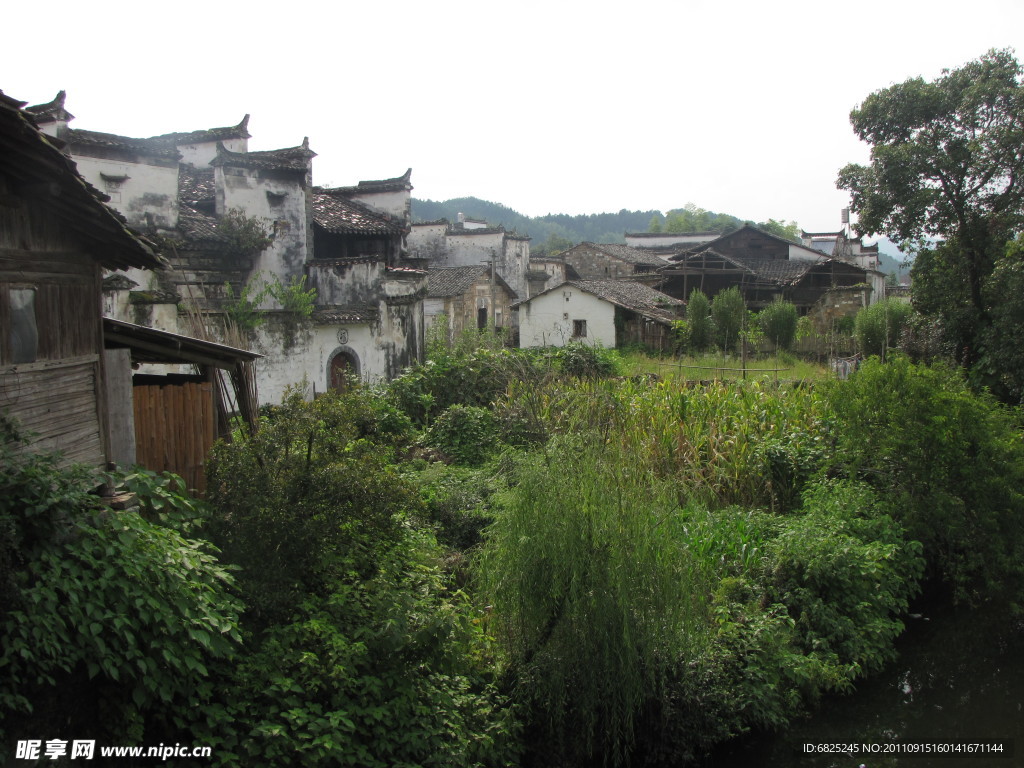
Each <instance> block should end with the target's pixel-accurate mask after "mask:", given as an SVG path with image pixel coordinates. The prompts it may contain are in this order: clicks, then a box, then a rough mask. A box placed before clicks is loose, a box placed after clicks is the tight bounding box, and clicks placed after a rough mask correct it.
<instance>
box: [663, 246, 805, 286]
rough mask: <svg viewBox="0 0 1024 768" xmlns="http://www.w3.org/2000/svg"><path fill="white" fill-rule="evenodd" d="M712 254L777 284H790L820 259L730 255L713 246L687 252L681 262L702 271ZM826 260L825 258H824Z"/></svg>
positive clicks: (756, 276)
mask: <svg viewBox="0 0 1024 768" xmlns="http://www.w3.org/2000/svg"><path fill="white" fill-rule="evenodd" d="M706 256H711V257H713V258H715V259H721V260H722V261H725V262H727V263H729V264H732V265H733V266H734V267H736V268H737V269H738V270H742V271H745V272H747V273H748V274H750V275H752V276H754V277H755V278H757V279H758V280H762V281H764V282H768V283H772V284H775V285H790V284H792V283H795V282H797V281H798V280H799V279H800V278H801V277H803V276H804V275H805V274H806V273H807V270H809V269H810V268H811V267H813V266H814V265H815V264H820V263H821V262H820V261H802V260H797V259H766V258H758V257H754V258H751V257H747V256H730V255H728V254H724V253H719V252H718V251H716V250H714V249H712V248H706V249H704V250H702V251H700V252H699V253H693V254H685V255H684V256H683V257H681V262H677V263H681V264H683V265H685V266H686V267H689V268H690V269H691V270H693V271H694V272H699V271H701V265H702V264H703V263H704V258H705V257H706ZM823 260H824V259H823Z"/></svg>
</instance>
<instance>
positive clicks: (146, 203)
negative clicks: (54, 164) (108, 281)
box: [72, 147, 178, 231]
mask: <svg viewBox="0 0 1024 768" xmlns="http://www.w3.org/2000/svg"><path fill="white" fill-rule="evenodd" d="M72 156H73V157H74V160H75V163H76V164H77V165H78V172H79V173H80V174H82V176H83V177H84V178H85V180H86V181H88V182H89V183H90V184H92V185H93V186H94V187H96V189H98V190H100V192H103V193H105V194H107V195H109V196H110V202H109V203H108V205H110V207H112V208H114V209H116V210H117V211H119V212H120V213H121V214H122V215H123V216H124V217H125V218H126V219H128V223H129V224H130V225H131V226H133V227H135V228H137V229H140V230H144V231H145V230H148V229H150V228H156V229H174V228H175V227H177V226H178V163H177V161H166V162H163V161H161V162H156V161H154V162H152V163H148V162H133V161H131V160H127V159H118V158H116V157H91V156H87V155H80V154H78V153H76V152H74V148H73V147H72ZM101 174H106V175H107V176H127V177H128V178H127V179H126V180H125V181H123V182H116V181H109V180H106V179H104V178H103V176H102V175H101Z"/></svg>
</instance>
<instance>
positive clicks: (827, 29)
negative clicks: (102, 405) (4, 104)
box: [0, 0, 1024, 231]
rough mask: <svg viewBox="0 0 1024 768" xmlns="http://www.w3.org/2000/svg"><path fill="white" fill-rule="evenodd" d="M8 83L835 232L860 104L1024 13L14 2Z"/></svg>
mask: <svg viewBox="0 0 1024 768" xmlns="http://www.w3.org/2000/svg"><path fill="white" fill-rule="evenodd" d="M4 27H5V35H4V42H3V44H2V45H0V89H2V90H3V91H4V92H5V93H7V94H8V95H10V96H13V97H15V98H18V99H21V100H23V101H28V102H30V103H33V104H34V103H39V102H44V101H49V100H50V99H52V98H53V96H54V94H56V92H57V91H58V90H60V89H65V90H67V92H68V99H67V108H68V109H69V111H70V112H72V114H74V115H76V117H77V119H76V120H75V122H74V123H73V126H74V127H76V128H84V129H90V130H96V131H107V132H111V133H118V134H122V135H126V136H138V137H143V136H152V135H156V134H161V133H168V132H171V131H188V130H194V129H197V128H210V127H215V126H226V125H234V124H236V123H237V122H238V121H239V120H241V118H242V116H243V115H244V114H246V113H251V115H252V117H251V120H250V123H249V130H250V133H252V136H253V138H252V139H251V140H250V143H249V148H250V149H253V150H256V149H275V148H278V147H286V146H294V145H296V144H298V143H300V142H301V141H302V138H303V136H309V139H310V145H311V147H312V148H313V150H315V151H316V152H317V153H318V157H317V158H316V159H315V160H314V181H315V182H316V183H317V184H323V185H347V184H353V183H355V182H356V181H358V180H360V179H380V178H390V177H394V176H399V175H401V174H402V173H404V172H405V169H406V168H408V167H412V169H413V176H412V181H413V184H414V185H415V188H416V189H415V191H414V192H413V194H414V195H415V196H416V197H420V198H429V199H434V200H444V199H448V198H452V197H461V196H467V195H473V196H476V197H480V198H484V199H487V200H492V201H494V202H499V203H504V204H505V205H508V206H510V207H512V208H514V209H516V210H518V211H520V212H521V213H524V214H527V215H533V216H536V215H542V214H545V213H573V214H575V213H600V212H604V211H618V210H619V209H621V208H628V209H630V210H635V209H640V210H647V209H657V210H662V211H664V210H668V209H670V208H677V207H681V206H683V205H684V204H686V203H688V202H692V203H695V204H696V205H698V206H700V207H702V208H707V209H709V210H713V211H716V212H724V213H730V214H733V215H735V216H739V217H741V218H746V219H753V220H756V221H762V220H765V219H768V218H775V219H785V220H796V221H797V222H798V223H799V224H800V225H801V226H802V227H804V228H805V229H807V230H810V231H821V230H830V229H832V230H834V229H837V228H838V226H839V209H840V208H842V207H844V206H845V205H847V204H848V201H847V198H846V195H845V194H844V193H841V192H839V191H838V190H836V188H835V178H836V174H837V172H838V170H839V168H840V167H842V166H843V165H845V164H846V163H848V162H865V161H866V160H867V156H868V155H867V148H866V146H864V145H862V144H861V143H860V142H859V141H857V139H856V138H855V137H854V135H853V132H852V131H851V130H850V125H849V112H850V109H851V108H852V107H854V106H855V105H857V104H858V103H859V102H860V101H862V100H863V99H864V97H865V96H867V95H868V94H869V93H871V92H872V91H874V90H877V89H879V88H883V87H885V86H888V85H890V84H892V83H895V82H901V81H903V80H905V79H907V78H909V77H914V76H918V75H923V76H925V77H927V78H933V77H935V76H937V75H938V74H939V73H940V70H941V69H942V68H943V67H957V66H959V65H961V64H963V63H964V62H966V61H969V60H971V59H974V58H977V57H978V56H980V55H981V54H982V53H984V52H985V51H987V50H988V49H990V48H1004V47H1012V48H1014V49H1015V50H1016V52H1017V56H1018V58H1020V57H1024V0H972V1H971V2H965V1H964V0H957V1H956V2H951V1H950V0H926V1H924V2H920V1H918V0H859V1H858V2H848V3H835V2H829V1H828V0H809V1H807V2H804V1H803V0H778V1H777V2H762V1H761V0H717V1H714V0H711V1H705V0H679V1H677V2H669V1H667V0H631V1H630V2H622V1H621V0H620V2H613V3H612V2H602V0H588V1H587V2H576V1H575V0H567V1H564V2H560V1H559V0H546V2H534V0H515V1H514V2H513V0H508V1H507V2H503V3H493V2H487V1H486V0H476V1H475V2H455V1H452V2H448V1H446V0H439V1H437V2H425V1H423V0H392V1H391V2H383V1H381V0H378V1H377V2H369V1H367V2H351V0H336V1H335V2H333V3H329V2H324V3H313V2H307V0H289V1H287V2H279V3H266V2H263V1H262V0H261V1H257V2H248V3H238V2H233V3H226V2H221V0H206V2H192V1H191V0H186V1H184V2H175V3H166V4H165V3H159V2H148V1H146V0H131V1H130V2H124V1H123V0H116V2H97V3H88V4H87V3H83V2H80V0H79V1H78V2H69V1H68V0H55V1H54V2H18V3H13V2H12V3H8V4H7V6H6V7H5V9H4Z"/></svg>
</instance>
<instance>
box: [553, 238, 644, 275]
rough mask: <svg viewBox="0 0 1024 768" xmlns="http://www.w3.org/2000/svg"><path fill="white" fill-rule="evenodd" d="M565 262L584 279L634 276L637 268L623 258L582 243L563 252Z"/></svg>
mask: <svg viewBox="0 0 1024 768" xmlns="http://www.w3.org/2000/svg"><path fill="white" fill-rule="evenodd" d="M563 257H564V258H565V263H566V264H567V265H569V266H570V267H572V268H573V269H574V270H576V274H578V275H579V276H580V279H582V280H612V279H615V278H619V277H632V276H633V273H634V272H635V269H634V268H633V265H632V264H627V263H626V262H624V261H623V260H622V259H617V258H615V257H614V256H611V255H609V254H607V253H605V252H604V251H601V250H599V249H597V248H593V247H591V246H590V245H588V244H586V243H581V244H580V245H577V246H575V247H573V248H570V249H569V250H568V251H566V252H565V253H564V254H563Z"/></svg>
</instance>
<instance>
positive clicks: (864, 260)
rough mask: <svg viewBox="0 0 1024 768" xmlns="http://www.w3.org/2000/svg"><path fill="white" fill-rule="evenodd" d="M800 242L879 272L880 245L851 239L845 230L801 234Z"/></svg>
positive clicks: (834, 256) (826, 253)
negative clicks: (866, 243) (865, 243)
mask: <svg viewBox="0 0 1024 768" xmlns="http://www.w3.org/2000/svg"><path fill="white" fill-rule="evenodd" d="M800 241H801V242H802V243H803V244H804V245H805V246H807V247H808V248H813V249H814V250H816V251H821V252H822V253H824V254H825V255H826V256H831V257H832V258H836V259H842V260H843V261H848V262H850V263H852V264H856V265H857V266H858V267H863V268H864V269H868V270H875V271H877V270H878V267H879V260H878V243H875V244H874V245H864V243H863V241H862V239H861V238H859V237H857V238H851V237H850V235H849V233H848V232H847V231H845V230H839V231H838V232H804V231H803V230H801V232H800Z"/></svg>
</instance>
